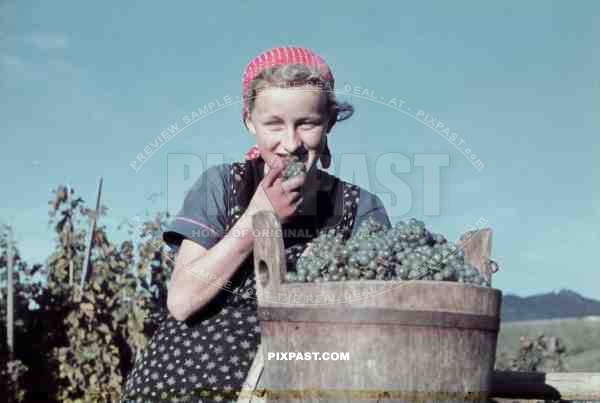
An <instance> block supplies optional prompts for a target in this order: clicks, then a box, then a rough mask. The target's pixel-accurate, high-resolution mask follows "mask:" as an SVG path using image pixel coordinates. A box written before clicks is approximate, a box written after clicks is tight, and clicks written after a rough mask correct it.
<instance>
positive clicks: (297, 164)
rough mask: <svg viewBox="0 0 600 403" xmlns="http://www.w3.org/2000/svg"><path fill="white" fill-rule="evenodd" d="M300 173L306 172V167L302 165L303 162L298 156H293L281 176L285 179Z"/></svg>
mask: <svg viewBox="0 0 600 403" xmlns="http://www.w3.org/2000/svg"><path fill="white" fill-rule="evenodd" d="M302 173H306V167H305V166H304V163H303V162H302V161H300V158H298V157H297V156H294V157H292V160H291V161H290V163H289V165H288V166H287V168H286V170H285V173H284V174H283V178H284V180H287V179H290V178H292V177H294V176H298V175H300V174H302Z"/></svg>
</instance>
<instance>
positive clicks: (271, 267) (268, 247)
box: [252, 211, 287, 305]
mask: <svg viewBox="0 0 600 403" xmlns="http://www.w3.org/2000/svg"><path fill="white" fill-rule="evenodd" d="M252 228H253V232H252V233H253V235H254V273H255V274H256V287H257V291H258V294H259V298H258V300H259V305H260V299H261V296H265V295H269V294H264V292H265V291H268V292H269V293H271V295H274V293H275V291H276V290H277V289H279V286H280V285H281V283H282V279H284V278H285V274H286V271H287V268H286V265H285V263H286V260H285V250H284V245H283V237H282V231H281V223H280V222H279V219H278V218H277V216H276V215H275V213H273V212H270V211H260V212H258V213H256V214H254V215H253V216H252Z"/></svg>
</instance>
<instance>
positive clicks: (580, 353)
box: [497, 317, 600, 372]
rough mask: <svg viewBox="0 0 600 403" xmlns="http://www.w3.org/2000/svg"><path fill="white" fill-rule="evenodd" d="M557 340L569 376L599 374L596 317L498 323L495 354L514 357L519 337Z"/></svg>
mask: <svg viewBox="0 0 600 403" xmlns="http://www.w3.org/2000/svg"><path fill="white" fill-rule="evenodd" d="M540 333H543V334H545V335H547V336H557V337H559V338H560V339H561V340H562V341H563V342H564V344H565V346H566V348H567V354H566V356H565V363H566V365H567V367H568V370H569V371H571V372H600V317H588V318H575V319H551V320H539V321H526V322H507V323H502V325H501V328H500V334H499V337H498V349H497V353H498V354H501V353H508V354H514V353H515V352H516V351H517V349H518V348H519V337H521V336H532V337H535V336H538V335H539V334H540Z"/></svg>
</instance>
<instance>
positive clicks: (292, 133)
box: [281, 127, 302, 154]
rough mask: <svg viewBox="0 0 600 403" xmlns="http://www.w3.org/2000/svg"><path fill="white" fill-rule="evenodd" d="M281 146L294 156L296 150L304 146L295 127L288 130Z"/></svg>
mask: <svg viewBox="0 0 600 403" xmlns="http://www.w3.org/2000/svg"><path fill="white" fill-rule="evenodd" d="M281 145H282V146H283V148H285V150H286V151H287V152H288V153H290V154H293V153H295V152H296V150H297V149H298V148H299V147H300V146H302V141H301V140H300V136H299V135H298V133H297V132H296V130H295V128H294V127H291V128H288V129H287V130H286V132H285V134H284V136H283V139H282V140H281Z"/></svg>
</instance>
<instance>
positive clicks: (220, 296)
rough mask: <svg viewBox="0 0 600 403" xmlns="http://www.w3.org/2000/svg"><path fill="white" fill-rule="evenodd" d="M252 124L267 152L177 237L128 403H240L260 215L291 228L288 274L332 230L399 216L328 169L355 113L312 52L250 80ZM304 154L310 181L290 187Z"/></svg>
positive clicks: (171, 232) (290, 52) (274, 52)
mask: <svg viewBox="0 0 600 403" xmlns="http://www.w3.org/2000/svg"><path fill="white" fill-rule="evenodd" d="M242 94H243V99H244V106H243V121H244V124H245V126H246V128H247V129H248V130H249V131H250V133H251V134H252V135H254V136H255V137H256V143H257V146H255V147H253V148H252V149H251V150H250V151H249V152H248V153H247V154H246V161H245V162H236V163H232V164H223V165H220V166H216V167H213V168H210V169H208V170H207V171H206V172H205V173H203V174H202V176H201V177H200V178H199V179H198V181H197V182H196V184H195V185H194V186H193V187H192V189H191V190H190V191H189V192H188V194H187V196H186V198H185V201H184V204H183V207H182V209H181V211H180V213H179V214H178V215H177V217H176V218H175V219H174V221H173V222H172V224H171V225H170V227H169V228H168V230H167V231H165V232H164V234H163V238H164V240H165V242H167V243H168V244H169V245H171V246H172V247H173V248H177V257H176V260H175V269H174V271H173V275H172V278H171V282H170V286H169V291H168V301H167V307H168V312H167V313H166V315H165V318H164V321H163V322H162V323H161V324H160V327H159V328H158V330H157V331H156V333H155V334H154V336H153V337H152V339H151V340H150V342H149V344H148V346H147V347H146V349H145V351H143V352H142V353H141V354H139V355H138V357H137V358H136V364H135V367H134V369H133V371H132V372H131V374H130V375H129V378H128V380H127V383H126V387H125V391H124V395H123V401H125V402H129V401H135V402H148V401H152V402H182V401H186V402H223V401H227V402H230V401H233V402H235V401H236V400H237V395H238V393H237V392H239V390H240V389H241V387H242V383H243V382H244V380H245V378H246V375H247V372H248V369H249V368H250V365H251V364H252V360H253V359H254V355H255V354H256V349H257V347H258V345H259V343H260V326H259V323H258V321H257V317H256V309H257V302H256V299H255V298H253V297H252V295H253V294H254V295H255V293H254V291H255V279H254V267H253V259H252V256H251V253H252V249H253V242H254V240H253V236H252V215H253V214H254V213H256V212H258V211H262V210H268V211H272V212H274V213H275V214H277V216H278V217H279V219H280V221H281V222H282V227H283V237H284V245H285V248H286V255H287V259H288V270H294V267H295V262H296V259H298V257H299V256H300V255H301V254H302V253H303V252H304V250H305V249H306V247H307V245H308V244H309V242H310V240H311V239H312V238H314V237H315V236H317V235H318V234H319V233H320V232H321V231H331V230H333V231H335V232H336V233H339V234H342V236H343V237H344V238H345V239H347V238H349V237H350V236H351V235H352V234H353V233H354V231H356V229H357V228H358V226H359V225H360V224H361V222H362V221H364V220H366V219H367V218H369V217H372V218H374V219H375V220H377V221H378V222H380V223H381V224H382V225H384V226H385V227H389V225H390V223H389V219H388V217H387V214H386V212H385V209H384V208H383V206H382V204H381V201H380V200H379V198H377V197H376V196H374V195H372V194H371V193H369V192H367V191H366V190H364V189H362V188H359V187H357V186H356V185H353V184H350V183H347V182H344V181H342V180H340V179H338V178H336V177H335V176H332V175H330V174H328V173H327V172H325V171H324V170H321V169H318V168H317V161H320V163H321V166H322V167H323V168H325V169H326V168H328V167H329V164H330V160H331V154H330V151H329V147H328V145H327V135H328V134H329V132H330V131H331V129H332V128H333V127H334V125H335V123H336V122H338V121H340V120H344V119H347V118H349V117H350V116H351V115H352V112H353V108H352V106H351V105H348V104H345V103H338V102H337V101H336V98H335V92H334V79H333V75H332V73H331V71H330V69H329V67H328V66H327V64H326V63H325V62H324V61H323V59H322V58H321V57H319V56H318V55H317V54H315V53H314V52H312V51H311V50H309V49H304V48H292V47H284V48H274V49H270V50H268V51H266V52H263V53H262V54H260V55H258V56H257V57H256V58H254V59H253V60H252V61H251V62H250V63H249V64H248V65H247V66H246V69H245V71H244V76H243V92H242ZM292 157H298V158H300V160H301V161H302V163H303V164H304V167H305V169H306V172H305V173H303V174H300V175H298V176H294V177H292V178H289V179H284V176H285V175H284V174H285V170H286V167H287V166H288V163H289V162H290V160H291V158H292Z"/></svg>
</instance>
